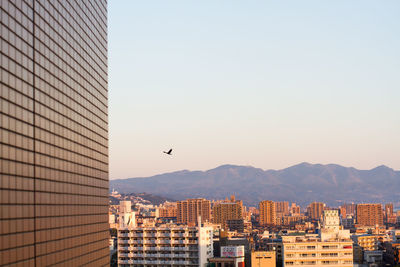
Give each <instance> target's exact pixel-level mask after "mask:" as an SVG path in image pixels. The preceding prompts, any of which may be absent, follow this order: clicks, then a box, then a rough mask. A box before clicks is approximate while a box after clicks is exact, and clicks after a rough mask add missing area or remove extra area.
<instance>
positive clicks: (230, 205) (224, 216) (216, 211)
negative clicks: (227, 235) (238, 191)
mask: <svg viewBox="0 0 400 267" xmlns="http://www.w3.org/2000/svg"><path fill="white" fill-rule="evenodd" d="M212 211H213V219H212V221H213V223H218V224H221V225H222V227H223V228H226V221H227V220H242V219H243V202H242V201H241V200H236V199H235V197H234V196H231V199H230V200H225V201H224V202H222V203H217V204H214V206H213V208H212Z"/></svg>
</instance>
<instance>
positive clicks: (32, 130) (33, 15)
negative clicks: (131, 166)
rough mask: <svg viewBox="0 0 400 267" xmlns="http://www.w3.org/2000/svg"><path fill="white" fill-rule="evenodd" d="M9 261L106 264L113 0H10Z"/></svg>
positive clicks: (0, 250) (1, 206)
mask: <svg viewBox="0 0 400 267" xmlns="http://www.w3.org/2000/svg"><path fill="white" fill-rule="evenodd" d="M0 33H1V39H0V62H1V65H0V66H1V69H0V89H1V90H0V266H3V265H10V266H50V265H51V266H56V265H65V266H80V265H85V266H87V265H92V266H106V265H108V264H109V249H108V197H107V195H108V112H107V105H108V101H107V2H106V0H85V1H79V0H76V1H72V0H71V1H64V0H54V1H47V0H18V1H11V0H10V1H8V0H2V1H0Z"/></svg>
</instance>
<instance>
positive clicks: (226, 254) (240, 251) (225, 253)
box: [221, 246, 244, 258]
mask: <svg viewBox="0 0 400 267" xmlns="http://www.w3.org/2000/svg"><path fill="white" fill-rule="evenodd" d="M221 257H223V258H236V257H244V246H235V247H221Z"/></svg>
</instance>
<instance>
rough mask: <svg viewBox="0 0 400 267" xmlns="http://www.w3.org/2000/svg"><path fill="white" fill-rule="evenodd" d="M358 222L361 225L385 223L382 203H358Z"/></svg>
mask: <svg viewBox="0 0 400 267" xmlns="http://www.w3.org/2000/svg"><path fill="white" fill-rule="evenodd" d="M357 224H358V225H360V226H375V225H383V213H382V204H357Z"/></svg>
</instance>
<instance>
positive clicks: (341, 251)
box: [282, 235, 353, 267]
mask: <svg viewBox="0 0 400 267" xmlns="http://www.w3.org/2000/svg"><path fill="white" fill-rule="evenodd" d="M282 246H283V266H293V265H302V266H321V265H329V266H342V267H353V241H351V240H341V239H331V240H324V241H323V240H321V238H319V237H315V236H307V235H305V236H283V237H282Z"/></svg>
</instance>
